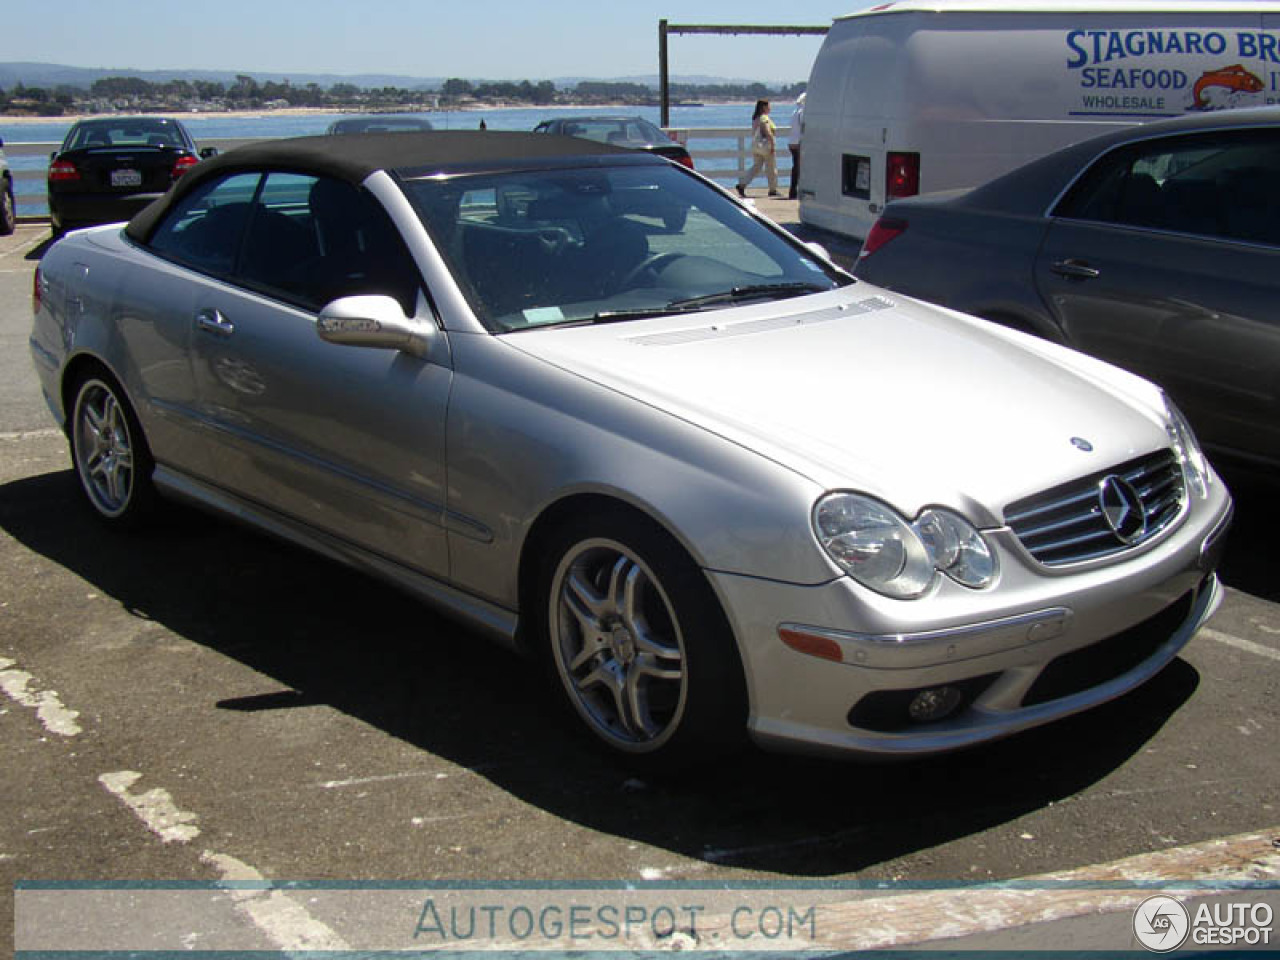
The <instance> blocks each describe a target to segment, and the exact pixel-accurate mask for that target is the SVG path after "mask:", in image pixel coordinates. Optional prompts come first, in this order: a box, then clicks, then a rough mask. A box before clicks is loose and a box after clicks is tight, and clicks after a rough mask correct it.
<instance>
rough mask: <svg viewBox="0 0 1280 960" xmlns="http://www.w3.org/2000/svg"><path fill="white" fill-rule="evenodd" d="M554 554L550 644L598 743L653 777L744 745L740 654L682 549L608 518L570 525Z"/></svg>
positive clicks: (548, 596) (549, 583) (548, 603)
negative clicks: (650, 769)
mask: <svg viewBox="0 0 1280 960" xmlns="http://www.w3.org/2000/svg"><path fill="white" fill-rule="evenodd" d="M551 556H552V557H553V558H556V560H555V562H554V566H552V567H551V568H550V569H551V575H550V577H549V578H547V579H546V580H545V585H544V590H545V594H544V596H545V607H546V609H545V611H544V614H545V618H546V620H545V623H546V628H547V634H548V635H547V638H546V639H547V640H548V642H549V647H550V653H551V657H552V660H553V661H554V663H555V668H556V673H557V675H558V676H559V679H560V683H561V686H562V688H563V689H564V692H565V694H566V695H567V698H568V700H569V703H570V705H571V706H572V707H573V709H574V710H575V711H576V713H577V715H578V716H579V717H580V718H581V719H582V721H583V722H584V723H585V724H586V727H587V728H588V729H589V730H590V731H591V732H592V733H593V734H595V736H596V737H598V738H599V739H600V740H602V741H603V742H604V743H605V744H606V745H608V746H609V747H611V748H613V749H614V750H616V751H619V752H621V753H623V754H627V755H630V756H631V757H632V758H633V759H640V760H644V761H647V762H648V763H650V764H652V765H654V766H657V767H663V766H668V765H669V766H679V765H681V764H683V762H684V761H686V760H688V759H689V758H691V757H692V756H694V755H696V754H697V753H698V752H699V751H705V752H706V753H707V754H712V753H716V752H719V751H720V750H723V748H725V747H727V746H729V745H730V744H731V742H732V741H734V740H737V739H739V738H740V737H741V735H742V733H743V732H744V729H745V693H744V684H743V680H742V667H741V662H740V660H739V658H738V652H737V647H736V644H735V643H734V640H733V637H732V634H731V633H730V631H729V628H728V624H727V623H726V621H725V618H724V614H723V612H722V611H721V609H720V606H719V604H718V602H717V601H716V599H715V596H714V594H713V593H712V592H711V589H710V586H709V584H708V583H707V580H706V577H705V575H704V574H703V572H702V571H701V570H700V569H699V568H698V567H697V565H696V564H694V563H693V561H692V560H691V559H690V558H689V557H688V555H687V554H685V553H684V551H683V550H681V549H680V548H679V547H678V546H677V545H676V544H674V543H673V542H671V541H670V539H669V537H667V536H666V535H665V534H664V533H662V532H660V531H657V530H654V529H651V528H650V527H649V526H648V525H646V524H643V523H639V522H632V521H630V519H629V518H625V519H623V518H609V519H606V520H605V521H604V522H599V521H597V522H596V523H592V522H590V521H583V522H579V523H575V524H574V525H573V527H572V529H568V530H566V531H564V532H563V533H562V535H561V536H560V538H559V539H558V542H557V544H556V545H555V549H553V550H552V551H551ZM713 745H714V747H715V748H716V749H715V750H711V749H708V748H711V747H712V746H713Z"/></svg>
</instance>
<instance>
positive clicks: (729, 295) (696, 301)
mask: <svg viewBox="0 0 1280 960" xmlns="http://www.w3.org/2000/svg"><path fill="white" fill-rule="evenodd" d="M830 289H832V288H831V287H827V286H823V285H822V284H819V283H808V282H805V281H800V282H797V283H758V284H754V285H752V286H748V287H734V288H733V289H732V290H722V291H720V292H719V293H708V294H706V295H704V296H701V297H689V298H687V299H684V300H672V301H670V302H669V303H667V304H666V305H665V306H654V307H631V308H628V309H626V310H601V311H600V312H599V313H593V314H592V315H591V316H589V317H573V318H565V319H564V320H559V321H556V322H553V323H535V324H531V325H530V326H528V327H521V328H517V329H514V330H511V331H509V332H511V333H522V332H524V331H526V330H547V329H551V328H554V327H587V326H591V325H593V324H597V323H620V322H622V321H624V320H647V319H650V318H652V317H674V316H677V315H679V314H682V313H697V312H698V311H699V310H701V309H702V308H703V307H709V306H712V305H714V304H717V303H737V302H739V301H747V300H759V299H761V298H763V297H771V296H788V297H795V296H799V295H800V294H802V293H822V292H824V291H826V290H830Z"/></svg>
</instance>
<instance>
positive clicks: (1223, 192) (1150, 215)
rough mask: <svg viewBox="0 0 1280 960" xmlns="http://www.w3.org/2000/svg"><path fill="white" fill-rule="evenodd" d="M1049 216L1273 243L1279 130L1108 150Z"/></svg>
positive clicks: (1276, 241)
mask: <svg viewBox="0 0 1280 960" xmlns="http://www.w3.org/2000/svg"><path fill="white" fill-rule="evenodd" d="M1054 214H1055V216H1060V217H1066V218H1069V219H1077V220H1093V221H1098V222H1102V223H1114V224H1119V225H1123V226H1134V227H1147V228H1151V229H1156V230H1162V231H1167V232H1170V233H1180V234H1189V235H1194V236H1202V237H1215V238H1221V239H1227V240H1241V241H1245V242H1249V243H1262V244H1269V245H1273V246H1274V245H1280V134H1277V133H1275V132H1272V131H1269V130H1256V131H1255V130H1249V131H1238V132H1235V133H1230V134H1221V133H1217V134H1207V135H1196V136H1185V137H1176V138H1168V139H1164V140H1155V141H1151V142H1147V143H1141V144H1137V145H1135V146H1133V147H1129V148H1125V149H1122V150H1118V151H1115V152H1114V153H1112V154H1109V155H1108V156H1106V157H1104V158H1103V159H1102V160H1100V161H1098V163H1097V164H1096V165H1095V166H1094V168H1093V169H1091V170H1090V171H1089V172H1088V173H1087V174H1086V175H1085V176H1084V177H1083V178H1081V180H1080V181H1079V182H1078V183H1077V184H1076V186H1075V187H1074V188H1073V189H1072V190H1071V192H1070V193H1069V194H1068V195H1067V197H1066V198H1065V199H1064V200H1063V201H1062V203H1061V204H1059V206H1058V209H1057V210H1055V211H1054Z"/></svg>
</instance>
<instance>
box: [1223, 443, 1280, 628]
mask: <svg viewBox="0 0 1280 960" xmlns="http://www.w3.org/2000/svg"><path fill="white" fill-rule="evenodd" d="M1218 470H1219V472H1220V473H1221V474H1222V477H1223V479H1224V480H1225V481H1226V484H1227V488H1228V489H1229V490H1230V491H1231V495H1232V497H1234V498H1235V507H1236V513H1235V518H1234V519H1233V520H1232V522H1231V532H1230V533H1228V534H1227V552H1226V555H1225V556H1224V557H1223V560H1222V566H1221V568H1220V569H1219V573H1220V575H1221V577H1222V582H1223V583H1225V584H1226V585H1227V586H1229V587H1234V588H1235V589H1237V590H1242V591H1244V592H1245V593H1248V594H1252V595H1253V596H1255V597H1258V598H1259V599H1262V600H1270V601H1271V602H1272V603H1280V577H1277V576H1276V560H1275V557H1276V553H1275V533H1276V531H1277V530H1280V496H1278V495H1280V484H1277V483H1276V479H1275V477H1274V475H1273V474H1269V473H1266V472H1263V471H1259V470H1254V469H1247V468H1244V467H1241V466H1239V465H1236V464H1225V465H1218Z"/></svg>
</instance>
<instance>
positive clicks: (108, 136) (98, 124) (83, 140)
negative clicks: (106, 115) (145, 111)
mask: <svg viewBox="0 0 1280 960" xmlns="http://www.w3.org/2000/svg"><path fill="white" fill-rule="evenodd" d="M190 141H191V138H190V137H188V136H187V135H186V131H185V130H184V129H183V128H182V127H181V126H180V125H179V124H178V123H177V122H176V121H174V120H166V119H164V118H163V117H120V118H116V117H112V118H110V119H102V120H82V121H80V122H79V123H77V124H76V125H75V126H74V127H72V128H71V130H70V132H68V134H67V139H66V141H65V142H64V143H63V145H62V149H63V150H64V151H66V150H83V149H87V148H95V147H144V146H151V147H183V148H185V147H187V146H189V144H190Z"/></svg>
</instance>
